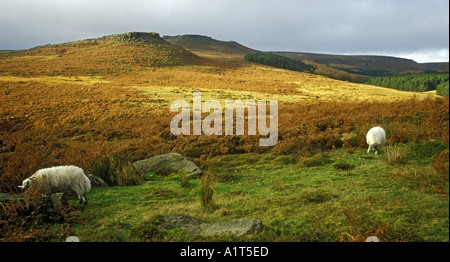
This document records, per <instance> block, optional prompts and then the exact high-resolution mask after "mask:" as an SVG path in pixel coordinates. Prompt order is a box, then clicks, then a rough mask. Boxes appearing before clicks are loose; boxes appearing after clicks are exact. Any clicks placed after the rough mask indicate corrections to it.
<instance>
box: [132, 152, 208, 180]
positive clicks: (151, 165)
mask: <svg viewBox="0 0 450 262" xmlns="http://www.w3.org/2000/svg"><path fill="white" fill-rule="evenodd" d="M133 167H134V168H135V169H136V171H137V172H138V173H140V174H148V173H150V172H157V171H158V170H162V169H166V170H170V171H171V172H182V173H185V174H187V176H189V177H191V176H200V175H201V174H202V172H203V171H202V170H201V169H200V168H199V167H198V166H197V165H196V164H195V163H194V162H192V161H190V160H188V159H187V158H185V157H184V156H182V155H181V154H179V153H168V154H162V155H157V156H154V157H151V158H147V159H143V160H139V161H136V162H134V163H133Z"/></svg>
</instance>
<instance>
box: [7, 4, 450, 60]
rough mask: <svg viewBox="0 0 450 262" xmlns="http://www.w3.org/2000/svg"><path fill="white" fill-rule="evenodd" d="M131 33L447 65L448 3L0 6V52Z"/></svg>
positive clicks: (264, 49) (280, 49) (278, 49)
mask: <svg viewBox="0 0 450 262" xmlns="http://www.w3.org/2000/svg"><path fill="white" fill-rule="evenodd" d="M134 31H139V32H157V33H160V35H161V36H163V35H182V34H201V35H207V36H211V37H213V38H215V39H218V40H227V41H230V40H233V41H237V42H239V43H241V44H243V45H245V46H247V47H250V48H253V49H257V50H261V51H298V52H315V53H331V54H376V55H391V56H399V57H405V58H411V59H414V60H415V61H417V62H441V61H445V62H448V61H449V33H448V32H449V1H448V0H339V1H338V0H327V1H325V0H308V1H305V0H185V1H182V0H163V1H156V0H127V1H124V0H98V1H93V0H0V49H26V48H31V47H34V46H37V45H44V44H48V43H51V44H56V43H63V42H69V41H75V40H82V39H87V38H96V37H101V36H104V35H109V34H118V33H125V32H134Z"/></svg>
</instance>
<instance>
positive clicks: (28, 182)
mask: <svg viewBox="0 0 450 262" xmlns="http://www.w3.org/2000/svg"><path fill="white" fill-rule="evenodd" d="M17 187H19V188H20V189H22V191H23V190H25V189H27V188H30V187H31V180H30V179H28V178H27V179H25V180H24V181H23V182H22V185H21V186H17Z"/></svg>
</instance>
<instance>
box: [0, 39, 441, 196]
mask: <svg viewBox="0 0 450 262" xmlns="http://www.w3.org/2000/svg"><path fill="white" fill-rule="evenodd" d="M177 52H181V53H182V55H181V56H176V55H175V54H176V53H177ZM183 52H187V51H182V50H179V49H177V47H175V46H173V45H163V44H155V46H153V47H148V46H144V44H142V43H132V44H130V43H121V42H108V41H88V40H86V41H81V42H74V43H69V44H64V45H61V46H57V47H55V46H53V47H49V48H40V49H34V50H31V51H24V52H23V53H22V54H21V55H14V56H6V57H0V191H2V192H16V190H17V189H16V185H17V184H18V182H19V181H21V179H23V178H24V177H26V176H28V175H30V174H31V173H33V172H34V171H35V170H37V169H39V168H42V167H48V166H52V165H64V164H75V165H78V166H80V167H82V168H83V169H85V170H87V171H88V172H89V169H90V167H91V165H92V164H93V163H94V161H95V160H96V159H99V158H101V157H104V156H106V155H119V156H123V157H127V158H128V159H131V160H137V159H142V158H145V157H149V156H152V155H155V154H159V153H165V152H171V151H176V152H181V153H183V154H184V155H187V156H188V157H192V158H194V159H195V160H196V161H197V162H198V163H199V164H203V163H204V162H205V161H206V159H208V158H210V157H213V156H215V155H220V154H231V153H245V152H267V151H273V152H278V153H281V154H302V155H303V154H310V153H311V152H315V151H318V150H327V149H330V150H331V149H334V148H339V147H348V148H360V147H365V141H364V136H365V132H366V131H367V130H368V129H369V128H370V127H371V126H373V125H382V126H384V127H385V129H386V130H387V132H388V139H389V140H390V141H393V142H402V143H404V142H410V141H411V142H416V141H424V140H430V139H440V140H443V141H444V143H446V144H448V126H449V125H448V122H449V118H448V111H449V109H448V108H449V100H448V98H438V97H436V96H435V95H433V94H420V93H412V92H401V91H397V90H388V89H384V88H379V87H373V86H367V85H362V84H354V83H347V82H342V81H336V80H332V79H328V78H325V77H321V76H315V75H310V74H306V73H298V72H291V71H286V70H280V69H273V68H270V67H264V66H260V65H254V64H251V63H248V62H244V61H242V60H240V59H238V58H236V57H230V58H228V59H220V60H214V59H215V58H212V57H211V56H210V54H206V55H205V56H204V57H200V56H196V55H193V54H192V53H183ZM197 54H198V53H197ZM199 55H200V54H199ZM142 57H146V58H145V59H143V58H142ZM180 57H181V58H180ZM195 90H200V91H203V93H202V99H203V101H205V100H207V99H218V100H219V101H223V100H225V99H242V100H246V99H258V100H271V99H276V100H279V101H280V104H279V142H278V143H277V145H275V146H274V147H273V148H266V147H260V146H259V144H258V137H257V136H210V137H209V136H180V137H175V136H173V135H172V134H171V133H170V130H169V124H170V120H171V119H172V117H173V115H174V114H173V113H170V112H169V110H168V106H169V105H170V103H171V102H172V101H174V100H176V99H186V100H187V101H191V100H192V91H195Z"/></svg>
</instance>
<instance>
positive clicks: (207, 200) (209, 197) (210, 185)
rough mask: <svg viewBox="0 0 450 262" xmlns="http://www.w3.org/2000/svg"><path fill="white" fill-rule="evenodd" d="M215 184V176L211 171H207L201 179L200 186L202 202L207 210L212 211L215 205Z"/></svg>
mask: <svg viewBox="0 0 450 262" xmlns="http://www.w3.org/2000/svg"><path fill="white" fill-rule="evenodd" d="M214 184H215V178H214V175H213V174H212V173H211V172H206V173H205V174H204V175H203V176H202V178H201V179H200V184H199V186H198V189H199V192H200V202H201V205H202V207H203V209H204V210H205V211H208V212H209V211H212V210H213V207H214V201H213V196H214Z"/></svg>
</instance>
